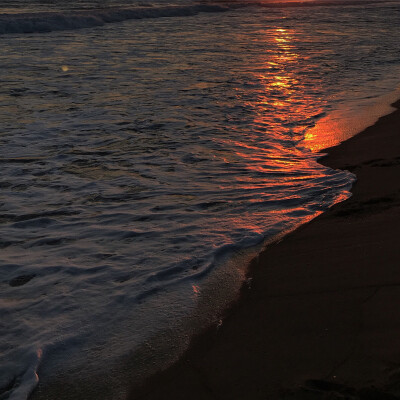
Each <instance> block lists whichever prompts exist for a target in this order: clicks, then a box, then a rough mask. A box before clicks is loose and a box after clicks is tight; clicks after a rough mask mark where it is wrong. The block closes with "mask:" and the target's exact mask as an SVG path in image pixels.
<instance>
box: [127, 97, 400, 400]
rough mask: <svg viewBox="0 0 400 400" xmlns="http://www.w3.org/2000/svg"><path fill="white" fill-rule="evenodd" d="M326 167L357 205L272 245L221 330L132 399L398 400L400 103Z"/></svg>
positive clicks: (343, 206) (339, 208)
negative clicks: (343, 181)
mask: <svg viewBox="0 0 400 400" xmlns="http://www.w3.org/2000/svg"><path fill="white" fill-rule="evenodd" d="M394 106H395V107H396V108H397V110H396V111H394V112H393V113H392V114H390V115H387V116H384V117H382V118H381V119H380V120H379V121H378V122H377V123H376V124H375V125H373V126H372V127H370V128H368V129H366V130H365V131H363V132H362V133H360V134H358V135H357V136H355V137H353V138H351V139H349V140H348V141H346V142H344V143H342V144H341V145H339V146H337V147H334V148H330V149H328V150H325V151H324V152H328V156H326V157H325V158H323V159H322V160H321V162H322V163H323V164H325V165H327V166H330V167H332V168H335V169H347V170H350V171H351V172H353V173H354V174H356V176H357V183H356V184H355V186H354V187H353V190H352V192H353V196H352V197H351V198H350V199H349V200H347V201H345V202H342V203H340V204H337V205H336V206H334V207H333V208H331V209H330V210H329V211H328V212H326V213H324V214H322V215H320V216H319V217H318V218H316V219H314V220H313V221H311V222H310V223H308V224H306V225H303V226H302V227H301V228H299V229H297V230H296V231H295V232H293V233H292V234H290V235H288V236H286V237H284V239H283V240H281V241H280V242H278V243H274V244H273V245H270V246H268V247H267V248H266V249H265V250H264V251H263V252H262V253H261V254H260V255H259V256H258V257H257V258H256V259H254V260H253V262H252V264H251V267H250V269H249V278H251V279H250V280H248V282H247V283H246V284H245V285H244V286H243V288H242V292H241V295H240V299H239V301H238V302H237V304H234V305H233V306H232V307H231V308H230V309H229V310H228V311H227V315H226V316H225V318H224V320H223V323H222V325H221V326H219V327H217V326H212V327H210V328H209V329H208V330H207V331H206V332H205V333H202V334H201V335H199V336H198V337H196V338H194V339H193V341H192V345H191V347H190V349H189V350H188V351H187V352H186V353H185V354H184V356H183V357H182V358H181V359H180V360H179V361H178V362H177V363H176V364H175V365H173V366H172V367H170V368H169V369H168V370H166V371H163V372H160V373H158V374H157V375H155V376H153V377H151V378H150V379H149V380H148V381H147V382H146V383H145V384H144V386H142V387H140V388H138V387H134V388H132V390H131V396H130V399H132V400H133V399H328V398H329V399H343V398H347V399H397V398H400V397H398V396H400V340H399V338H400V311H399V309H400V307H399V306H400V271H399V267H400V262H399V261H400V246H399V237H400V207H399V205H400V179H399V177H400V152H399V150H400V110H399V109H398V107H400V101H399V102H397V103H395V105H394Z"/></svg>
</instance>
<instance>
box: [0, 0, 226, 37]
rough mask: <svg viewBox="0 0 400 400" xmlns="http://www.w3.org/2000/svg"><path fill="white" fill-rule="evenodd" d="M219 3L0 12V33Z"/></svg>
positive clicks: (178, 12)
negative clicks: (37, 11) (38, 11)
mask: <svg viewBox="0 0 400 400" xmlns="http://www.w3.org/2000/svg"><path fill="white" fill-rule="evenodd" d="M227 10H229V7H227V6H223V5H212V4H210V5H208V4H198V5H190V6H161V7H137V8H131V9H121V8H111V9H98V10H82V11H66V12H42V13H23V14H0V34H15V33H44V32H52V31H62V30H70V29H82V28H92V27H96V26H102V25H105V24H107V23H111V22H122V21H126V20H129V19H144V18H162V17H183V16H191V15H196V14H199V13H202V12H223V11H227Z"/></svg>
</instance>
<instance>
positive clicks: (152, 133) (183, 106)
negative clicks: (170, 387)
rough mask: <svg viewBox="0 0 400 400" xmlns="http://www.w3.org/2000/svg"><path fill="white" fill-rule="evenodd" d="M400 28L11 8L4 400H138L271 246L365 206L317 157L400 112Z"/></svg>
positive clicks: (383, 22)
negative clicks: (396, 104) (332, 211)
mask: <svg viewBox="0 0 400 400" xmlns="http://www.w3.org/2000/svg"><path fill="white" fill-rule="evenodd" d="M399 20H400V4H399V3H398V2H393V1H390V2H389V1H379V2H367V1H364V2H363V1H358V2H352V1H350V0H349V1H347V2H346V1H338V2H334V1H329V2H321V3H320V4H315V3H313V2H310V3H307V4H302V5H299V4H293V3H291V4H288V3H285V4H280V5H279V4H273V5H272V6H271V4H270V3H268V4H267V3H255V2H254V3H252V4H250V3H244V2H240V3H239V2H236V3H233V2H232V3H230V2H223V3H218V4H210V3H205V2H202V3H194V2H188V1H185V0H182V1H177V2H174V3H173V4H172V3H170V2H168V3H167V2H157V3H155V2H151V1H149V0H148V1H142V2H129V1H127V0H126V1H104V2H100V1H97V2H96V1H81V2H80V1H76V0H74V1H73V2H68V3H65V2H61V1H59V2H58V1H55V2H41V1H26V0H21V1H18V0H7V1H4V2H2V3H1V5H0V40H1V46H2V47H1V49H2V51H1V53H0V144H1V147H0V149H1V150H0V156H1V158H0V165H1V167H2V173H1V177H0V188H1V192H0V223H1V225H0V226H1V229H0V252H1V253H0V254H1V257H0V263H1V264H0V287H1V290H0V399H12V400H20V399H27V398H28V397H29V396H30V394H31V392H32V391H33V390H34V389H35V387H37V388H38V389H37V390H36V391H35V392H34V394H33V398H75V399H76V398H78V396H77V395H76V393H80V395H81V396H83V397H82V398H85V399H88V398H97V399H100V398H107V399H120V398H124V395H125V393H126V390H127V389H128V388H127V387H126V377H129V378H130V379H131V380H134V379H135V377H140V376H144V375H146V373H149V372H151V371H152V370H154V369H155V368H158V367H159V366H162V365H165V364H166V363H168V362H169V361H171V360H173V359H174V357H176V356H177V354H179V352H180V351H182V350H183V349H184V348H185V346H186V345H187V343H188V340H189V338H190V334H191V333H193V332H194V331H196V330H197V329H199V328H200V327H201V326H202V325H204V324H207V323H216V325H218V324H219V323H221V321H220V318H221V311H222V310H223V307H224V306H225V305H226V303H227V302H228V301H229V300H231V299H232V298H233V297H234V295H235V294H236V293H237V290H238V288H239V286H240V285H241V283H242V282H243V279H244V278H245V269H243V265H245V264H246V262H248V259H249V257H251V255H252V254H254V253H255V252H256V251H258V250H259V248H260V246H263V245H264V244H265V243H266V242H268V241H269V240H272V239H273V238H275V237H277V236H278V235H281V234H283V233H284V232H287V231H289V230H291V229H293V228H295V227H296V226H298V225H299V224H301V223H304V222H305V221H308V220H310V219H312V218H314V217H315V216H317V215H319V214H320V213H321V212H323V211H324V210H326V209H327V208H329V207H330V206H332V205H333V204H335V203H336V202H338V201H342V200H344V199H346V198H347V197H348V196H349V195H350V194H349V190H350V188H351V186H352V184H353V183H354V180H355V177H354V176H353V175H352V174H351V173H349V172H348V171H335V170H332V169H329V168H326V167H324V166H322V165H320V164H319V163H318V161H317V160H318V157H319V156H320V155H319V154H318V153H317V152H316V151H317V150H321V149H323V148H324V147H327V146H329V145H332V144H337V143H338V142H339V141H340V140H343V139H345V138H347V137H348V136H349V135H351V134H354V133H356V131H357V130H360V129H361V127H363V126H364V125H366V124H370V123H372V122H373V120H374V119H376V118H377V117H378V116H379V115H382V114H383V113H387V112H388V111H389V110H390V107H389V104H390V101H391V100H395V97H396V96H397V93H398V92H397V91H396V90H397V89H398V85H399V81H400V78H399V77H400V74H399V72H400V53H399V52H398V43H397V42H398V37H399V34H400V32H399V30H400V24H399V23H398V22H399ZM354 124H355V125H354ZM256 246H258V247H256ZM246 249H247V250H246ZM137 379H139V378H137ZM99 382H101V384H100V383H99ZM38 383H39V385H38ZM61 385H62V386H61ZM61 387H62V388H63V390H61V389H60V388H61ZM48 393H52V396H50V397H49V394H48ZM82 393H84V394H83V395H82ZM46 396H47V397H46ZM62 396H64V397H62Z"/></svg>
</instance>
